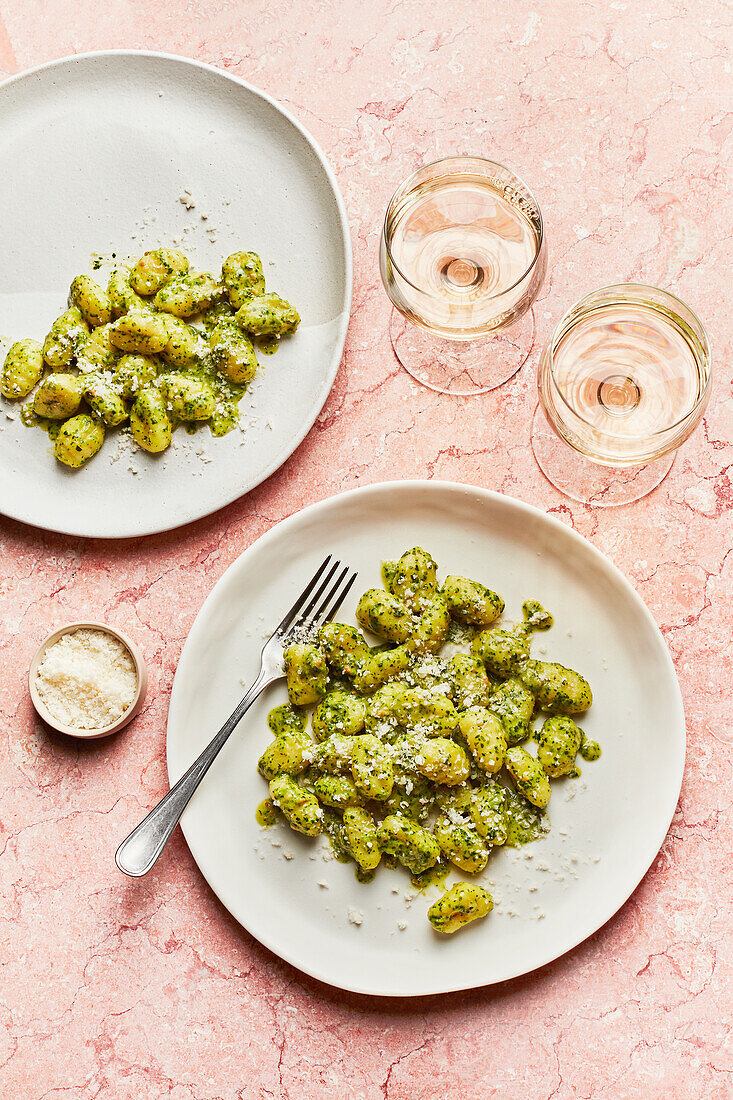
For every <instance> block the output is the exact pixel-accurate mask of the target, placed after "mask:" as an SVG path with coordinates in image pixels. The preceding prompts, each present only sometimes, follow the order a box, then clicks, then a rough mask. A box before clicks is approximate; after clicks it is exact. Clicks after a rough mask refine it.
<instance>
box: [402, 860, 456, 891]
mask: <svg viewBox="0 0 733 1100" xmlns="http://www.w3.org/2000/svg"><path fill="white" fill-rule="evenodd" d="M449 873H450V863H449V862H448V860H446V861H445V862H443V861H442V860H438V862H437V863H436V864H434V865H433V866H432V867H428V869H427V871H423V872H422V874H420V875H410V882H411V883H412V885H413V886H414V888H415V889H416V890H427V888H428V886H442V885H443V883H444V882H445V880H446V878H447V877H448V875H449Z"/></svg>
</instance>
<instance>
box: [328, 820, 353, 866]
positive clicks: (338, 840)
mask: <svg viewBox="0 0 733 1100" xmlns="http://www.w3.org/2000/svg"><path fill="white" fill-rule="evenodd" d="M323 831H324V833H325V834H326V836H327V837H328V840H329V843H330V845H331V849H332V851H333V854H334V858H335V859H337V860H338V861H339V863H350V862H351V852H350V851H349V849H348V847H347V845H346V839H345V837H344V827H343V825H342V824H341V819H340V818H339V817H337V816H336V814H330V813H328V812H325V814H324V820H323Z"/></svg>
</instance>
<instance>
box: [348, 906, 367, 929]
mask: <svg viewBox="0 0 733 1100" xmlns="http://www.w3.org/2000/svg"><path fill="white" fill-rule="evenodd" d="M348 914H349V920H350V922H351V923H352V924H356V925H357V926H358V925H360V924H363V923H364V914H363V913H362V911H361V909H355V908H354V906H353V905H350V906H349V908H348Z"/></svg>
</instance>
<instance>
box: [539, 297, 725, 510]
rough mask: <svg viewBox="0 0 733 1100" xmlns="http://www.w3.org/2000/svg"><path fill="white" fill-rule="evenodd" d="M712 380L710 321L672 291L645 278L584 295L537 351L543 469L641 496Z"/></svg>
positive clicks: (576, 493)
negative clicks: (645, 282)
mask: <svg viewBox="0 0 733 1100" xmlns="http://www.w3.org/2000/svg"><path fill="white" fill-rule="evenodd" d="M710 379H711V362H710V346H709V343H708V339H707V335H706V333H705V329H704V328H703V326H702V324H701V322H700V320H699V319H698V318H697V316H696V315H695V314H694V313H693V311H692V310H691V309H690V308H689V307H688V306H686V305H685V304H684V302H681V301H680V299H679V298H677V297H675V295H673V294H670V293H669V292H668V291H665V290H661V289H659V288H658V287H651V286H645V285H643V284H639V283H623V284H617V285H614V286H608V287H603V288H602V289H600V290H596V291H594V292H593V293H591V294H588V295H586V296H585V297H584V298H582V299H581V301H579V302H578V303H577V304H576V305H575V306H573V307H572V309H570V310H569V311H568V312H567V313H566V314H565V316H564V317H563V318H562V319H561V321H560V322H559V324H558V325H557V327H556V328H555V331H554V332H553V334H552V337H551V338H550V340H549V342H548V343H547V345H546V347H545V349H544V351H543V353H542V356H541V358H540V363H539V367H538V377H537V382H538V391H539V399H540V404H539V406H538V410H537V413H536V414H535V420H534V425H533V432H532V444H533V449H534V453H535V457H536V458H537V461H538V463H539V465H540V468H541V469H542V471H543V473H544V474H545V476H546V477H547V478H548V480H549V481H551V482H552V483H553V484H554V485H555V486H556V487H557V488H559V489H560V490H561V491H562V492H564V493H565V494H566V495H567V496H571V497H572V498H573V499H575V500H582V501H585V502H587V503H595V504H622V503H630V502H631V501H632V500H637V499H639V497H641V496H644V495H645V494H646V493H647V492H649V491H651V489H652V488H654V487H655V486H656V485H658V484H659V482H660V481H661V480H662V479H663V478H664V477H665V476H666V474H667V473H668V471H669V469H670V468H671V465H672V462H673V460H674V452H675V451H676V450H677V449H678V448H679V446H680V445H681V444H682V443H683V442H684V441H685V440H686V439H687V437H688V436H689V435H690V434H691V432H692V431H693V430H694V429H695V427H696V426H697V424H698V423H699V421H700V419H701V417H702V415H703V413H704V411H705V407H706V405H707V402H708V399H709V396H710ZM569 448H572V450H569Z"/></svg>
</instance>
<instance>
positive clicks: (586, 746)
mask: <svg viewBox="0 0 733 1100" xmlns="http://www.w3.org/2000/svg"><path fill="white" fill-rule="evenodd" d="M578 751H579V752H580V755H581V756H582V757H583V759H584V760H597V759H598V757H599V756H600V755H601V746H600V745H599V744H598V742H597V741H591V740H590V739H589V738H588V737H586V736H585V734H583V739H582V741H581V742H580V749H579V750H578Z"/></svg>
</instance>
